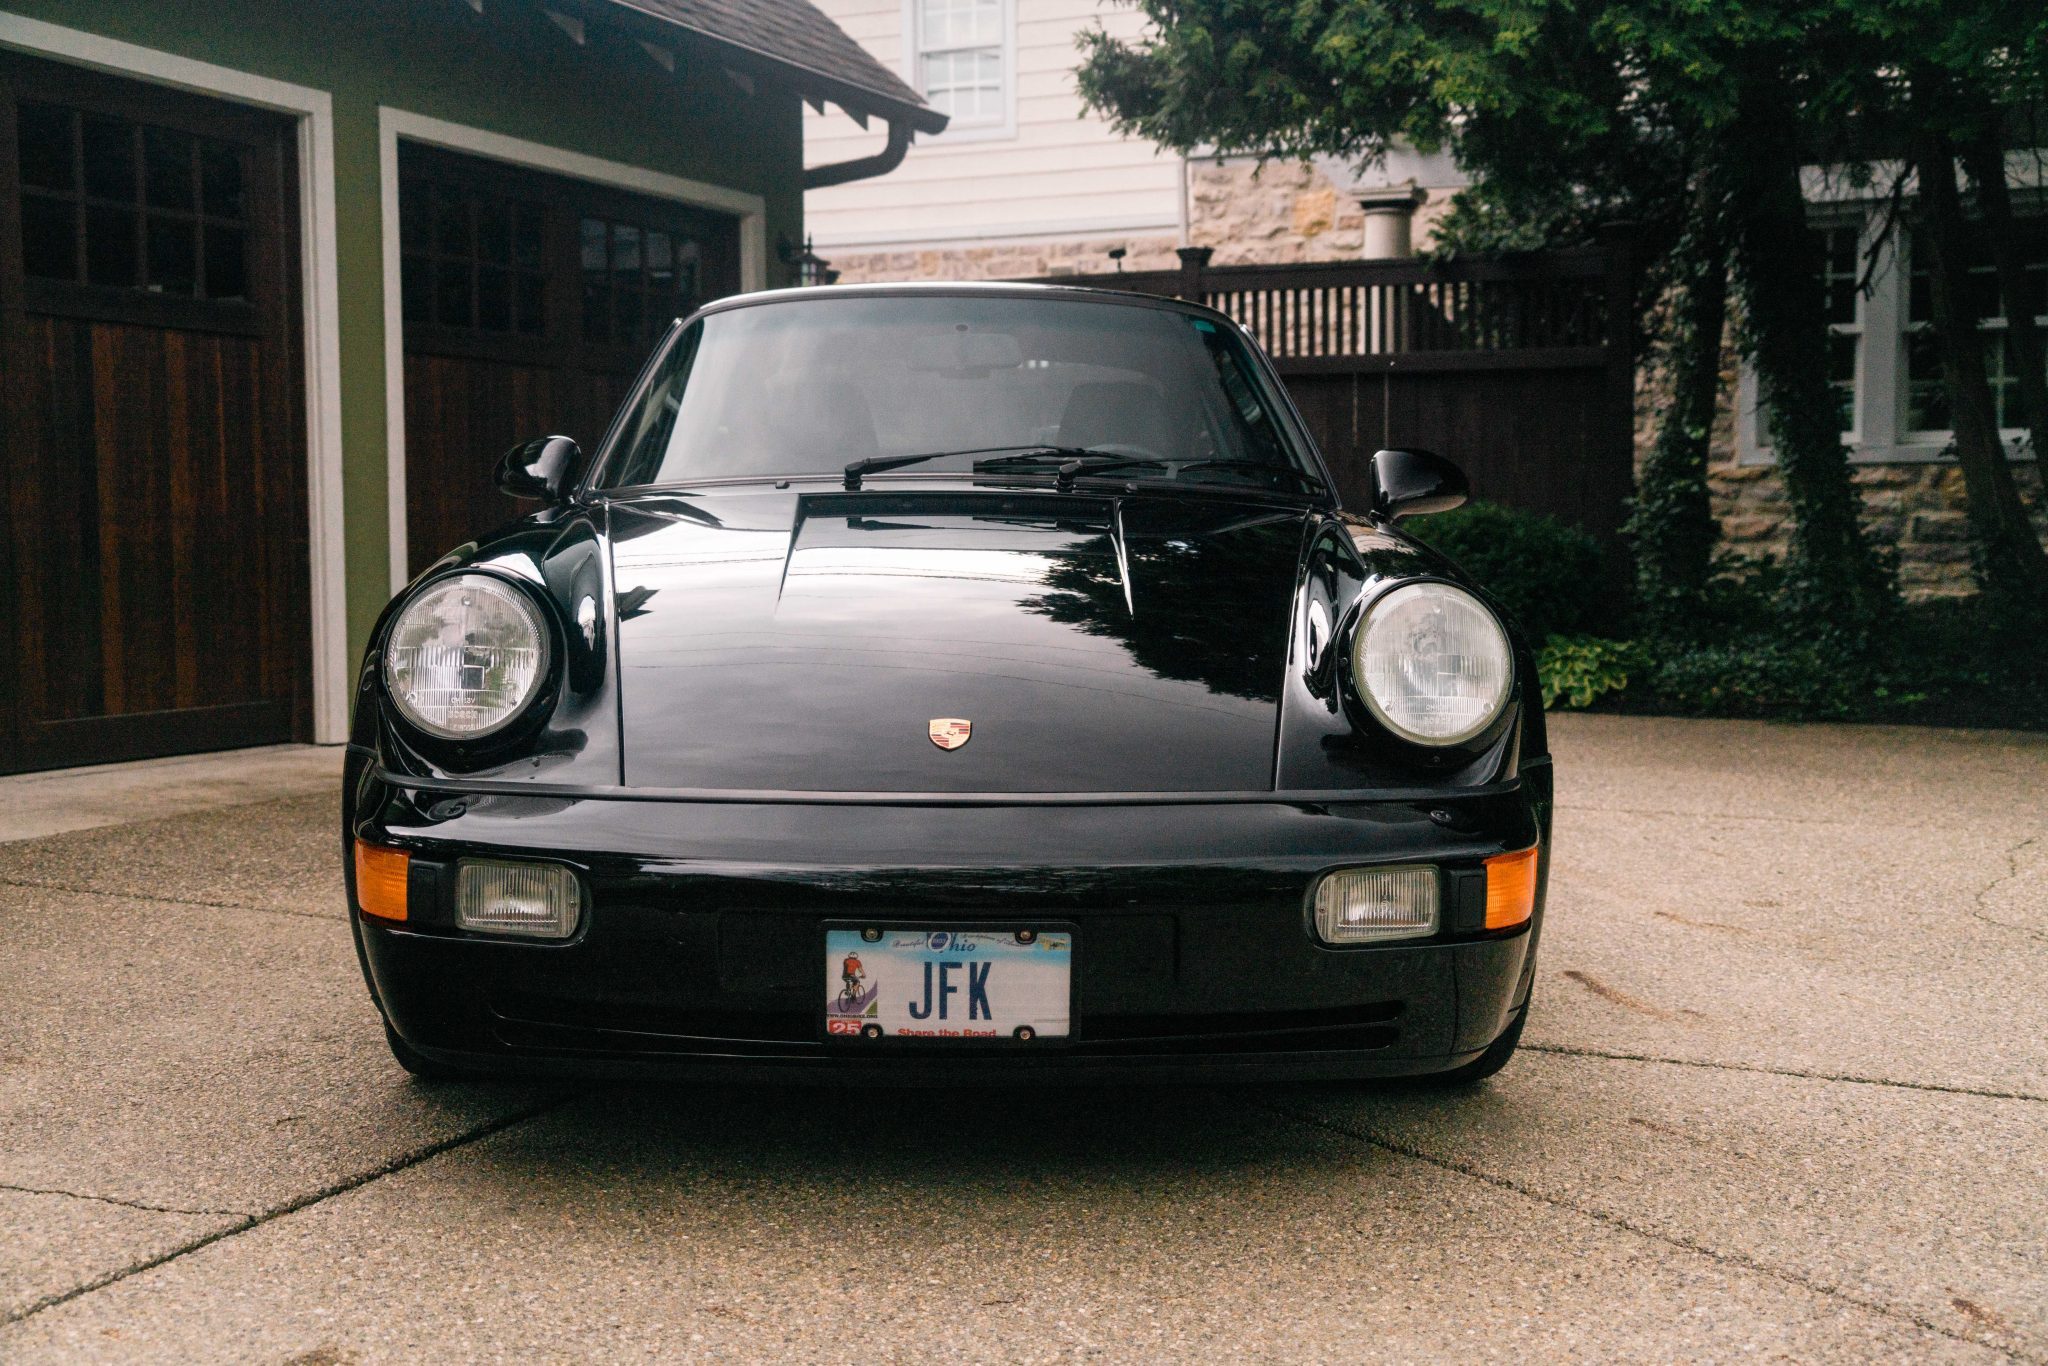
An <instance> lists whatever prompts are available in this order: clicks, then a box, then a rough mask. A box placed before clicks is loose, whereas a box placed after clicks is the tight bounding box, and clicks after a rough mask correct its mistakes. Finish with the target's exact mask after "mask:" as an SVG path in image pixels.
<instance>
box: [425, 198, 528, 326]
mask: <svg viewBox="0 0 2048 1366" xmlns="http://www.w3.org/2000/svg"><path fill="white" fill-rule="evenodd" d="M398 211H399V243H400V250H401V252H402V253H403V258H402V265H401V275H400V278H401V280H402V282H403V283H402V286H401V297H402V300H403V307H404V313H405V321H407V322H409V323H426V324H431V325H434V326H438V327H451V328H458V329H461V330H464V331H471V332H500V333H515V334H524V335H527V336H540V335H541V334H543V333H545V332H546V331H547V279H548V277H547V269H546V258H545V255H544V252H543V249H542V222H541V207H540V205H538V204H531V203H526V202H524V201H521V200H515V199H507V198H503V197H501V196H497V195H491V194H485V193H483V192H481V191H478V190H473V189H470V188H468V187H466V186H461V185H450V184H446V183H442V182H437V181H424V180H421V181H407V182H406V183H405V185H404V186H403V187H402V188H401V190H400V191H399V195H398Z"/></svg>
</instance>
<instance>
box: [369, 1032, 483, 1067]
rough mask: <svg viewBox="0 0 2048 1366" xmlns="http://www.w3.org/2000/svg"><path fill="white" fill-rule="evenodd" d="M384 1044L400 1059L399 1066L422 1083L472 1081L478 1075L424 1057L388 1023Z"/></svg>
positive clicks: (393, 1055) (392, 1054)
mask: <svg viewBox="0 0 2048 1366" xmlns="http://www.w3.org/2000/svg"><path fill="white" fill-rule="evenodd" d="M384 1042H385V1043H387V1044H390V1045H391V1056H392V1057H394V1058H396V1059H398V1065H399V1066H400V1067H403V1068H404V1069H405V1070H406V1071H408V1072H410V1073H412V1074H413V1075H414V1076H416V1077H418V1078H419V1079H420V1080H421V1081H472V1080H474V1079H475V1078H476V1073H474V1072H465V1071H463V1070H462V1069H461V1068H460V1067H450V1066H449V1065H448V1064H446V1063H442V1062H435V1061H434V1060H433V1059H432V1058H429V1057H426V1056H424V1055H422V1054H421V1053H420V1052H419V1051H418V1050H417V1049H415V1048H414V1047H413V1046H412V1045H411V1044H409V1043H407V1042H406V1041H405V1040H404V1039H401V1038H399V1037H398V1031H397V1030H395V1029H393V1028H392V1027H391V1026H390V1025H389V1024H388V1023H387V1024H386V1025H385V1026H384Z"/></svg>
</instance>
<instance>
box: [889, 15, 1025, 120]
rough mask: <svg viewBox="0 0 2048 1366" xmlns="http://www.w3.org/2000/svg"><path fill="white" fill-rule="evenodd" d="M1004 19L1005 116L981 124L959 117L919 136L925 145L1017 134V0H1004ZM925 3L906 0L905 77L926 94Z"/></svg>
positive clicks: (904, 36) (1002, 34) (1002, 41)
mask: <svg viewBox="0 0 2048 1366" xmlns="http://www.w3.org/2000/svg"><path fill="white" fill-rule="evenodd" d="M1001 5H1002V18H1001V20H1000V21H999V22H1000V24H1001V28H1002V33H1001V50H1002V70H1003V74H1002V81H1003V89H1002V98H1001V103H1002V106H1003V112H1002V116H1001V117H1000V118H997V119H992V120H983V121H982V122H979V123H962V122H961V121H960V120H959V119H957V118H955V119H953V120H952V121H951V122H950V123H948V124H947V125H946V130H945V131H944V132H942V133H938V134H926V135H923V136H921V137H920V138H919V142H920V143H921V144H922V145H925V146H945V145H947V144H950V143H956V142H1001V141H1004V140H1007V139H1011V138H1014V137H1016V136H1017V0H1001ZM923 16H924V3H923V0H903V79H904V80H906V81H908V82H909V83H910V88H911V89H912V90H915V91H917V92H918V94H920V95H922V94H923V93H924V19H923Z"/></svg>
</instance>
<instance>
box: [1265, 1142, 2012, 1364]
mask: <svg viewBox="0 0 2048 1366" xmlns="http://www.w3.org/2000/svg"><path fill="white" fill-rule="evenodd" d="M1263 1108H1265V1109H1266V1110H1267V1111H1268V1112H1269V1113H1272V1114H1275V1115H1278V1116H1280V1117H1281V1118H1283V1119H1288V1120H1292V1121H1293V1122H1295V1123H1296V1124H1302V1125H1306V1126H1308V1127H1309V1128H1312V1129H1321V1130H1323V1131H1324V1132H1326V1133H1332V1134H1336V1135H1338V1136H1339V1137H1342V1138H1349V1139H1353V1140H1356V1141H1357V1142H1360V1143H1366V1144H1370V1145H1371V1146H1373V1147H1375V1148H1380V1149H1383V1150H1385V1151H1387V1152H1390V1153H1395V1154H1398V1155H1399V1156H1402V1157H1406V1158H1410V1159H1412V1160H1414V1161H1417V1162H1421V1163H1425V1164H1426V1165H1428V1166H1432V1167H1435V1168H1437V1169H1438V1170H1440V1171H1447V1172H1452V1173H1455V1174H1456V1175H1459V1176H1464V1177H1469V1178H1471V1179H1472V1180H1474V1181H1480V1182H1484V1183H1485V1184H1486V1185H1489V1186H1493V1187H1495V1188H1496V1189H1498V1190H1504V1191H1511V1192H1513V1193H1514V1194H1516V1195H1519V1196H1522V1197H1523V1198H1524V1199H1528V1200H1533V1201H1535V1202H1536V1203H1537V1204H1540V1205H1545V1206H1548V1207H1549V1208H1551V1209H1560V1210H1568V1211H1570V1212H1571V1213H1573V1214H1577V1215H1579V1216H1581V1217H1582V1218H1586V1219H1591V1220H1593V1221H1594V1222H1595V1223H1598V1224H1603V1225H1605V1226H1607V1227H1609V1228H1615V1229H1620V1230H1621V1231H1623V1232H1624V1233H1632V1234H1634V1235H1635V1236H1636V1237H1638V1238H1647V1239H1649V1240H1650V1241H1652V1242H1657V1243H1662V1244H1664V1245H1665V1246H1666V1247H1671V1248H1676V1249H1677V1250H1679V1251H1681V1252H1690V1253H1693V1254H1695V1255H1696V1256H1700V1257H1705V1258H1706V1259H1707V1260H1709V1261H1711V1262H1714V1263H1716V1264H1717V1265H1720V1266H1726V1267H1732V1268H1736V1269H1738V1270H1742V1271H1747V1272H1750V1273H1752V1274H1755V1275H1759V1276H1766V1277H1769V1278H1771V1279H1772V1280H1776V1281H1781V1282H1783V1283H1785V1284H1787V1285H1794V1286H1797V1287H1799V1288H1800V1289H1802V1290H1805V1291H1808V1292H1810V1293H1812V1294H1816V1295H1820V1296H1823V1297H1825V1298H1827V1299H1832V1300H1837V1301H1840V1302H1841V1303H1844V1304H1851V1305H1854V1306H1856V1307H1857V1308H1858V1309H1863V1310H1866V1311H1868V1312H1870V1313H1873V1314H1877V1315H1880V1316H1882V1317H1884V1318H1888V1319H1893V1320H1896V1321H1898V1322H1901V1323H1909V1324H1912V1325H1913V1326H1914V1327H1916V1328H1920V1329H1924V1330H1925V1331H1927V1332H1930V1333H1938V1334H1940V1335H1941V1336H1942V1337H1945V1338H1948V1339H1950V1340H1952V1341H1955V1342H1966V1343H1968V1344H1970V1345H1971V1346H1972V1347H1986V1348H1989V1349H1990V1350H1992V1351H1994V1352H1999V1353H2002V1354H2004V1355H2005V1356H2008V1357H2011V1358H2012V1359H2013V1360H2015V1361H2026V1362H2032V1363H2037V1364H2038V1363H2048V1358H2043V1357H2037V1356H2029V1355H2027V1354H2026V1353H2024V1352H2021V1351H2020V1350H2019V1349H2017V1348H2014V1347H2009V1346H2006V1345H2005V1344H2003V1343H1997V1342H1989V1341H1986V1340H1985V1339H1984V1338H1982V1337H1978V1336H1976V1335H1974V1334H1971V1333H1966V1332H1958V1331H1957V1330H1956V1329H1954V1328H1950V1327H1947V1326H1945V1325H1943V1324H1940V1323H1937V1322H1935V1321H1934V1320H1933V1319H1930V1318H1927V1317H1925V1316H1924V1315H1921V1314H1918V1313H1915V1312H1914V1311H1913V1310H1911V1309H1907V1308H1904V1307H1902V1306H1899V1305H1892V1304H1885V1303H1882V1302H1880V1301H1877V1300H1872V1299H1865V1298H1863V1297H1862V1296H1859V1295H1854V1294H1851V1293H1849V1292H1848V1291H1846V1290H1843V1289H1842V1288H1841V1287H1839V1286H1835V1285H1830V1284H1829V1283H1827V1282H1826V1281H1821V1280H1816V1279H1814V1278H1813V1277H1811V1276H1807V1275H1804V1274H1802V1273H1800V1272H1797V1271H1792V1270H1789V1269H1787V1268H1784V1267H1777V1266H1772V1265H1770V1264H1769V1263H1766V1262H1761V1261H1758V1260H1756V1259H1755V1258H1753V1257H1749V1256H1746V1255H1745V1254H1743V1253H1740V1252H1731V1251H1727V1250H1725V1249H1722V1248H1716V1247H1710V1246H1708V1245H1707V1244H1705V1243H1702V1242H1700V1241H1699V1240H1698V1239H1695V1238H1690V1237H1687V1236H1686V1235H1684V1234H1680V1233H1666V1232H1663V1231H1660V1230H1658V1229H1655V1228H1651V1227H1649V1226H1647V1225H1645V1224H1639V1223H1637V1222H1635V1221H1634V1220H1631V1219H1628V1218H1625V1217H1624V1216H1622V1215H1618V1214H1611V1213H1609V1212H1608V1211H1606V1210H1602V1209H1596V1208H1594V1207H1592V1206H1590V1205H1582V1204H1579V1203H1578V1202H1576V1201H1573V1200H1567V1199H1565V1198H1563V1197H1561V1196H1556V1195H1550V1194H1546V1193H1545V1192H1543V1191H1540V1190H1538V1189H1536V1188H1535V1187H1533V1186H1530V1185H1528V1184H1526V1183H1524V1182H1521V1181H1517V1180H1515V1179H1513V1178H1512V1177H1506V1176H1499V1175H1496V1174H1494V1173H1492V1172H1489V1171H1485V1170H1482V1169H1481V1168H1479V1167H1476V1166H1473V1165H1472V1164H1471V1163H1469V1162H1461V1161H1458V1160H1457V1159H1455V1158H1449V1157H1439V1156H1438V1155H1436V1154H1435V1153H1431V1152H1428V1151H1426V1150H1424V1149H1422V1148H1418V1147H1416V1146H1414V1145H1413V1144H1409V1143H1403V1142H1401V1141H1400V1140H1399V1139H1395V1138H1390V1137H1388V1136H1387V1135H1385V1134H1381V1133H1376V1132H1374V1131H1373V1130H1371V1129H1367V1128H1363V1127H1361V1126H1356V1125H1350V1124H1344V1123H1340V1122H1339V1121H1337V1120H1333V1119H1328V1118H1325V1117H1324V1116H1322V1115H1313V1114H1302V1113H1298V1112H1296V1111H1293V1110H1287V1109H1283V1108H1281V1107H1278V1106H1266V1107H1263ZM1972 1322H1981V1321H1980V1320H1976V1319H1973V1320H1972Z"/></svg>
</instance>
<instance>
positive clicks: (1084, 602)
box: [612, 489, 1307, 792]
mask: <svg viewBox="0 0 2048 1366" xmlns="http://www.w3.org/2000/svg"><path fill="white" fill-rule="evenodd" d="M1306 515H1307V514H1306V513H1305V512H1303V511H1301V510H1298V509H1294V508H1288V507H1274V506H1272V505H1270V504H1261V503H1256V502H1252V501H1242V502H1240V501H1238V500H1235V499H1232V498H1230V497H1228V496H1227V495H1223V496H1219V497H1217V498H1215V499H1213V500H1211V499H1206V498H1189V497H1186V496H1179V495H1168V496H1151V497H1147V496H1143V495H1130V496H1123V497H1120V498H1116V499H1111V498H1106V497H1105V498H1090V497H1085V496H1078V495H1068V496H1060V495H1048V494H1032V493H1017V492H998V491H986V490H936V491H918V492H897V491H882V490H873V491H861V492H855V493H838V492H833V493H802V494H799V493H796V492H791V491H782V492H774V491H769V490H765V489H748V490H744V491H730V492H728V491H721V492H716V493H707V494H697V495H672V496H650V497H645V498H639V499H635V500H632V501H629V502H621V503H619V504H616V505H614V507H613V509H612V538H613V556H614V578H615V590H614V591H615V595H616V596H615V602H616V608H617V614H618V618H619V660H618V662H619V666H620V670H621V672H620V706H621V729H622V731H623V740H624V755H625V760H624V780H625V782H626V783H627V784H628V785H630V786H636V787H695V788H746V789H769V790H796V791H874V792H1056V791H1066V792H1118V791H1133V792H1135V791H1255V790H1264V789H1268V788H1270V787H1271V786H1272V783H1273V772H1274V736H1275V729H1276V724H1277V711H1278V706H1279V694H1280V687H1281V682H1282V676H1283V673H1284V669H1285V658H1286V651H1287V632H1288V622H1289V617H1290V612H1289V604H1290V602H1291V601H1292V594H1293V587H1294V581H1295V574H1296V566H1297V562H1298V560H1299V558H1300V553H1301V543H1302V524H1303V519H1304V517H1305V516H1306ZM956 719H957V720H961V721H965V722H967V723H968V724H969V730H968V738H967V741H966V743H965V744H962V745H960V746H958V747H957V748H953V749H950V750H948V749H942V748H941V747H940V746H939V745H938V744H936V743H934V741H933V739H932V738H931V735H930V731H931V729H932V726H933V723H934V722H935V721H939V720H956Z"/></svg>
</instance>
